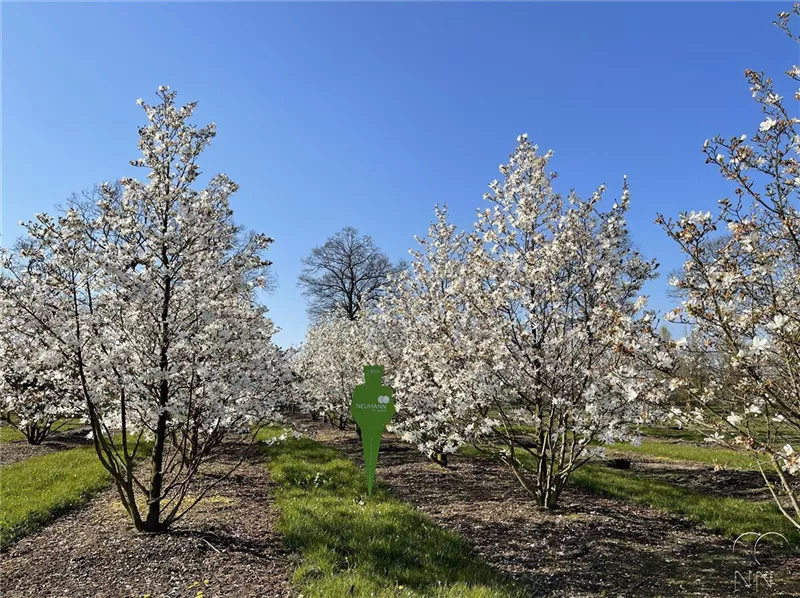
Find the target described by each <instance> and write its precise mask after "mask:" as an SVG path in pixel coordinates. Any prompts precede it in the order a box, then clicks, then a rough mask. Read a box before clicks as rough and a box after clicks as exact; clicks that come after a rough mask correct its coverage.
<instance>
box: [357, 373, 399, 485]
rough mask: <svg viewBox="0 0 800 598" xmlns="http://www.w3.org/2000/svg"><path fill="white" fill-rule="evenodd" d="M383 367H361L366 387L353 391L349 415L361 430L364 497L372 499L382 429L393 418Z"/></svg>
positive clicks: (360, 385)
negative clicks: (366, 495) (365, 493)
mask: <svg viewBox="0 0 800 598" xmlns="http://www.w3.org/2000/svg"><path fill="white" fill-rule="evenodd" d="M382 379H383V366H382V365H367V366H364V380H365V384H359V385H358V386H356V387H355V390H353V400H352V402H351V403H350V414H351V415H352V416H353V419H354V420H355V421H356V423H357V424H358V427H359V428H360V429H361V444H362V446H363V449H364V470H365V472H366V474H367V494H368V495H370V496H372V486H373V484H374V483H375V469H376V468H377V467H378V451H379V450H380V448H381V436H382V435H383V429H384V428H385V427H386V424H388V423H389V420H391V419H392V416H393V415H394V398H393V392H392V389H391V387H389V386H383V384H382V383H383V380H382Z"/></svg>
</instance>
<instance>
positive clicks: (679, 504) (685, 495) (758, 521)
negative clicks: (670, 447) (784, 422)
mask: <svg viewBox="0 0 800 598" xmlns="http://www.w3.org/2000/svg"><path fill="white" fill-rule="evenodd" d="M570 481H571V483H572V484H574V485H576V486H580V487H582V488H587V489H589V490H593V491H595V492H600V493H602V494H605V495H608V496H613V497H615V498H621V499H624V500H629V501H633V502H636V503H639V504H643V505H647V506H649V507H653V508H656V509H660V510H662V511H668V512H671V513H678V514H680V515H684V516H686V517H688V518H689V519H691V520H692V521H694V522H696V523H699V524H701V525H703V526H704V527H706V528H708V529H710V530H713V531H716V532H719V533H722V534H724V535H726V536H728V537H730V538H736V537H737V536H739V535H740V534H743V533H745V532H760V533H766V532H780V533H782V534H783V535H785V536H786V537H787V538H788V539H789V541H790V542H791V543H792V544H793V545H794V546H796V547H798V548H800V534H798V532H797V530H796V529H795V528H794V526H792V525H791V524H790V523H789V522H788V521H787V520H786V519H785V518H784V517H783V515H781V513H780V511H779V510H778V508H777V506H775V505H774V504H773V503H772V502H771V501H759V502H754V501H752V500H743V499H739V498H726V497H723V496H714V495H710V494H702V493H699V492H693V491H690V490H685V489H683V488H679V487H678V486H674V485H672V484H669V483H666V482H662V481H658V480H653V479H651V478H646V477H644V476H637V475H636V474H635V473H633V472H631V471H625V470H619V469H612V468H610V467H605V466H604V465H599V464H587V465H585V466H583V467H581V468H579V469H577V470H576V471H575V472H574V473H573V474H572V477H571V478H570ZM770 539H772V538H769V537H768V538H765V541H767V540H770ZM780 543H781V545H783V543H782V541H781V542H780Z"/></svg>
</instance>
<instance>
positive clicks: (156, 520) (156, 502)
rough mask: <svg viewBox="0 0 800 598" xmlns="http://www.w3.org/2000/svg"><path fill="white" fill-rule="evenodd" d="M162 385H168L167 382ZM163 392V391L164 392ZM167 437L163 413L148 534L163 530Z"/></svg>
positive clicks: (165, 414) (159, 419)
mask: <svg viewBox="0 0 800 598" xmlns="http://www.w3.org/2000/svg"><path fill="white" fill-rule="evenodd" d="M162 384H164V385H166V381H164V382H163V383H162ZM162 392H163V390H162ZM166 437H167V413H166V411H162V412H161V415H159V416H158V426H157V427H156V441H155V446H154V447H153V470H152V473H151V477H150V495H149V496H148V499H147V504H148V508H147V519H146V520H145V524H144V531H146V532H160V531H162V529H161V521H160V519H161V487H162V483H163V481H164V473H163V472H162V471H161V468H162V467H163V466H164V445H165V441H166Z"/></svg>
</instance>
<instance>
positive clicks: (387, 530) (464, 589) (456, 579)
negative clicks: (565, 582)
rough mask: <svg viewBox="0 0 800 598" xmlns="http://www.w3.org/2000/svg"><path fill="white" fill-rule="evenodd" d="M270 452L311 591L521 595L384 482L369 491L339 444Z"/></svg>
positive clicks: (283, 525) (301, 573)
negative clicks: (394, 494)
mask: <svg viewBox="0 0 800 598" xmlns="http://www.w3.org/2000/svg"><path fill="white" fill-rule="evenodd" d="M274 435H275V433H274V431H264V433H263V434H262V435H261V436H260V438H262V439H264V438H268V437H270V436H274ZM264 451H265V453H266V454H267V455H268V457H269V462H268V469H269V471H270V474H271V475H272V478H273V480H274V481H275V482H276V483H277V484H278V489H277V491H276V493H275V501H276V504H277V506H278V508H279V509H280V511H281V519H280V523H279V530H280V532H281V533H282V534H283V536H284V538H285V542H286V544H287V546H288V547H289V548H290V549H291V550H293V551H295V552H297V553H298V554H300V555H301V557H302V560H301V561H300V564H299V566H298V567H297V569H296V571H295V573H294V581H295V583H296V584H297V585H298V586H299V587H300V588H301V591H302V592H303V595H304V596H308V597H313V596H377V597H383V596H399V595H402V596H431V597H466V598H489V597H498V598H499V597H507V596H517V595H521V591H520V590H519V589H516V588H514V587H512V586H511V585H510V583H509V582H508V581H506V580H504V579H502V578H500V577H499V575H497V574H496V573H494V572H493V571H492V570H491V569H489V568H488V567H487V566H486V565H485V564H483V563H481V562H480V561H479V560H478V559H477V558H476V557H474V556H473V555H472V554H471V552H470V549H469V547H468V546H467V545H466V544H465V543H464V542H463V541H462V540H461V538H459V537H458V536H457V535H456V534H453V533H451V532H448V531H445V530H443V529H441V528H439V527H437V526H436V525H435V524H433V523H432V522H431V521H430V520H429V519H428V518H427V517H425V516H424V515H423V514H421V513H420V512H419V511H416V510H415V509H414V508H413V507H411V506H410V505H408V504H406V503H403V502H401V501H399V500H397V499H395V498H393V497H391V496H389V495H388V494H387V492H386V490H385V488H383V487H381V485H380V484H378V485H377V486H376V488H375V490H374V492H373V495H372V496H371V497H369V498H367V497H366V496H365V494H364V488H365V481H364V472H363V471H361V470H360V469H359V468H358V467H356V466H355V465H354V464H353V462H352V461H350V460H349V459H347V458H346V457H344V456H343V455H342V454H341V453H339V452H338V451H336V450H333V449H331V448H327V447H323V446H321V445H319V444H317V443H315V442H313V441H311V440H309V439H301V440H288V441H286V442H284V443H282V444H278V445H275V446H270V447H264Z"/></svg>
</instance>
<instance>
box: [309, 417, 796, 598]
mask: <svg viewBox="0 0 800 598" xmlns="http://www.w3.org/2000/svg"><path fill="white" fill-rule="evenodd" d="M295 424H296V425H297V426H298V427H299V428H300V429H301V430H304V431H305V432H306V433H308V434H310V435H312V436H313V437H315V438H316V439H317V440H319V441H321V442H325V443H326V444H329V445H331V446H334V447H336V448H339V449H341V450H343V451H344V452H345V453H346V454H347V455H348V456H349V457H350V458H352V459H353V460H354V461H356V462H358V463H359V464H361V463H362V458H361V445H360V443H359V440H358V438H357V437H356V434H355V432H354V431H352V430H350V431H345V432H339V431H335V430H332V429H331V428H330V427H325V426H324V425H322V424H318V423H316V422H309V421H308V420H297V421H296V422H295ZM377 479H378V481H379V482H382V483H383V484H385V485H386V486H387V487H388V489H389V491H390V492H392V493H393V494H395V495H396V496H397V497H399V498H401V499H403V500H405V501H408V502H409V503H411V504H413V505H414V506H415V507H416V508H418V509H419V510H420V511H423V512H424V513H426V514H427V515H428V516H429V517H430V518H431V519H432V520H434V521H435V522H436V523H437V524H439V525H441V526H442V527H445V528H447V529H450V530H453V531H455V532H457V533H459V534H460V535H461V536H462V537H463V538H464V539H465V540H466V541H467V542H468V543H470V544H471V545H472V546H473V549H474V551H475V553H476V554H478V555H479V556H480V557H481V558H483V559H484V560H485V561H486V562H488V563H489V564H490V565H491V566H492V567H494V568H495V569H497V570H499V571H501V572H504V573H506V574H508V575H510V576H512V577H514V578H516V579H517V580H519V581H520V582H521V583H522V584H524V586H525V587H526V588H528V590H529V591H530V593H531V595H533V596H548V597H554V598H555V597H564V598H566V597H570V598H580V597H589V596H615V597H619V596H626V597H627V596H630V597H640V596H642V597H643V596H663V597H676V596H711V597H720V598H721V597H729V596H732V595H734V594H742V592H745V593H747V592H750V593H752V592H753V591H754V590H753V589H752V588H751V589H749V590H746V589H743V588H742V583H741V581H742V580H741V578H737V577H736V572H737V571H739V572H740V573H741V574H742V575H744V576H745V578H746V577H747V575H748V571H752V573H753V574H755V571H756V570H758V567H757V566H756V565H754V564H753V562H752V559H751V558H750V557H748V556H745V555H743V554H734V553H733V551H732V548H733V543H732V541H730V540H729V539H727V538H724V537H721V536H718V535H715V534H712V533H710V532H707V531H704V530H701V529H698V528H697V527H696V526H695V525H694V524H692V523H691V522H689V521H688V520H686V519H684V518H682V517H678V516H675V515H671V514H666V513H661V512H659V511H656V510H654V509H650V508H647V507H644V506H640V505H636V504H633V503H628V502H625V501H620V500H616V499H612V498H606V497H603V496H599V495H597V494H594V493H592V492H589V491H585V490H582V489H579V488H572V487H570V488H568V489H567V490H565V492H564V494H563V495H562V501H561V508H560V509H559V510H558V511H556V512H546V511H542V510H540V509H539V508H537V507H536V506H534V505H533V503H532V502H531V500H530V498H529V497H528V496H527V495H526V494H525V492H524V491H523V490H522V489H521V487H520V486H519V485H518V484H517V483H516V482H515V480H513V478H512V477H511V476H510V474H509V473H508V472H507V471H506V470H505V469H503V468H502V466H500V465H499V464H497V463H495V462H492V461H489V460H486V459H480V458H459V457H451V467H450V468H449V469H444V468H442V467H440V466H438V465H435V464H433V463H431V462H429V461H428V460H426V459H425V458H424V457H423V456H422V455H420V454H419V453H418V452H417V451H416V450H414V449H413V448H412V447H410V446H408V445H406V444H404V443H402V442H400V441H399V440H398V439H397V438H396V437H393V436H392V435H389V434H387V435H385V436H384V440H383V444H382V449H381V455H380V458H379V461H378V472H377ZM775 558H778V559H779V560H777V561H773V566H772V570H773V576H772V578H771V580H772V586H771V587H769V588H765V587H764V583H763V581H762V583H761V589H760V590H759V592H760V593H759V595H769V596H800V580H798V579H796V577H795V576H796V571H798V570H800V559H796V558H793V559H790V560H789V561H786V560H785V556H784V555H779V556H778V557H775ZM762 570H763V568H762ZM735 580H736V581H735ZM735 584H738V585H735ZM737 588H738V591H737Z"/></svg>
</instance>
